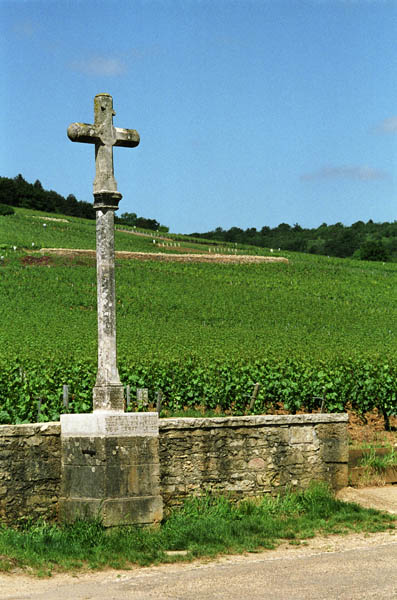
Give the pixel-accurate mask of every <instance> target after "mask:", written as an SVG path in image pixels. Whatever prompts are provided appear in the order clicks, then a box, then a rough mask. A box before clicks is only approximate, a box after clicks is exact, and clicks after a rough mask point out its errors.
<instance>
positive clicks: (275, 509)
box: [0, 484, 396, 576]
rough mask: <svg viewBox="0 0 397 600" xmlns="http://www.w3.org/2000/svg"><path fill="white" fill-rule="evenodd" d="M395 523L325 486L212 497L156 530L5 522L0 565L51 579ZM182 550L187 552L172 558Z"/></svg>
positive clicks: (188, 507)
mask: <svg viewBox="0 0 397 600" xmlns="http://www.w3.org/2000/svg"><path fill="white" fill-rule="evenodd" d="M395 520H396V517H394V516H393V515H389V514H386V513H381V512H378V511H375V510H368V509H363V508H361V507H359V506H358V505H356V504H352V503H345V502H342V501H340V500H336V499H335V498H334V496H333V495H332V494H331V493H330V492H329V490H328V488H327V487H326V486H324V485H322V484H315V485H313V486H312V487H311V488H310V489H309V490H307V491H306V492H302V493H289V494H286V495H284V496H280V497H277V498H270V497H264V498H263V499H261V500H257V501H256V502H254V501H248V500H243V501H241V502H240V503H238V504H233V503H231V502H230V501H228V500H227V499H226V498H223V497H221V498H214V497H211V496H206V497H203V498H200V499H198V498H192V499H190V500H188V501H187V502H186V503H185V504H184V506H183V507H182V508H178V509H174V510H172V511H171V513H170V514H169V516H168V517H167V518H166V519H165V520H164V522H163V523H162V524H161V525H160V526H157V527H148V528H137V527H123V528H114V529H110V530H106V529H105V528H104V527H103V526H102V525H101V523H100V522H99V521H94V522H83V521H79V522H76V523H74V524H72V525H63V526H59V525H51V524H47V523H44V522H43V523H37V524H30V525H24V526H21V527H19V528H7V527H4V526H3V527H0V570H2V571H11V570H13V569H15V568H22V569H25V570H29V571H30V572H33V573H35V574H36V575H42V576H43V575H44V576H48V575H50V574H51V573H53V572H56V571H76V570H81V569H85V570H86V569H101V568H105V567H113V568H129V567H130V566H131V565H133V564H139V565H150V564H158V563H165V562H175V561H176V560H178V561H180V560H185V561H189V560H192V559H193V558H198V557H214V556H216V555H218V554H221V553H241V552H254V551H259V550H263V549H272V548H275V547H276V546H277V545H278V544H280V543H281V542H282V541H285V540H288V541H289V542H290V543H291V544H294V545H296V544H299V543H301V541H302V540H304V539H307V538H311V537H314V536H315V535H317V534H322V535H330V534H336V533H337V534H345V533H350V532H366V533H369V532H376V531H385V530H391V529H393V528H394V527H395ZM177 550H185V551H187V554H186V555H172V556H170V555H167V551H177Z"/></svg>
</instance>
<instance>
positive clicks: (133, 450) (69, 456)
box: [0, 413, 348, 524]
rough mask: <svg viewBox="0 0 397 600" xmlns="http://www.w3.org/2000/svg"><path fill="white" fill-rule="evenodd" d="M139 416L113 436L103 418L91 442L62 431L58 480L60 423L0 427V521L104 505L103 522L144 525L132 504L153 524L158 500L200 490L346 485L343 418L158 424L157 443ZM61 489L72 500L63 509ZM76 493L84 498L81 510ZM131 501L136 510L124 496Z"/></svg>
mask: <svg viewBox="0 0 397 600" xmlns="http://www.w3.org/2000/svg"><path fill="white" fill-rule="evenodd" d="M141 414H142V416H146V417H147V418H149V419H150V418H151V417H150V413H131V417H132V420H131V421H130V423H129V424H127V425H126V428H127V431H126V429H124V430H123V432H122V434H121V435H120V436H117V435H114V434H113V433H114V425H115V423H114V421H113V420H111V421H110V422H106V421H105V422H104V421H102V424H98V425H97V429H98V431H100V432H101V434H103V433H104V432H106V433H107V435H106V436H105V435H103V436H102V437H101V436H94V437H93V436H92V435H91V434H92V429H90V427H91V425H89V426H88V429H87V425H86V424H85V425H84V419H83V420H82V422H81V423H82V429H81V430H80V431H79V432H78V431H77V432H76V431H74V432H73V433H76V436H75V437H73V436H69V435H63V436H62V440H63V441H62V443H63V453H62V454H63V459H62V460H63V467H64V482H65V483H62V484H61V435H60V433H61V432H60V429H61V428H60V424H59V423H46V424H37V425H13V426H11V425H0V521H2V522H5V523H10V524H11V523H15V522H16V521H17V520H18V519H21V518H27V517H29V518H33V519H35V518H37V517H39V516H44V517H45V518H47V519H50V520H52V519H54V518H55V515H56V512H57V510H61V511H62V510H66V511H67V510H70V511H72V514H75V511H80V513H81V514H92V511H94V512H95V510H97V508H98V506H99V504H100V503H101V502H104V501H105V502H106V503H107V504H106V510H105V514H103V516H104V518H105V519H109V514H110V513H109V511H113V514H115V513H117V511H119V512H118V514H119V518H121V516H123V517H125V516H126V515H127V516H128V515H129V514H130V515H131V514H132V516H133V518H134V519H135V520H137V521H138V522H139V520H140V522H143V520H144V519H143V520H142V517H143V513H142V511H141V508H140V506H141V507H142V506H143V508H144V509H145V510H146V511H147V512H148V513H149V514H151V515H152V518H153V520H157V519H159V518H161V508H160V504H159V496H161V497H162V499H163V502H164V505H165V507H168V508H169V507H172V506H175V505H178V504H181V503H182V502H183V500H184V499H185V498H186V497H188V496H190V495H200V494H204V493H206V491H210V492H212V493H215V494H227V495H228V496H230V497H234V498H236V499H238V498H244V497H250V496H261V495H263V494H278V493H281V492H283V491H285V490H286V489H287V488H289V489H291V488H292V489H305V488H306V487H307V486H308V485H309V483H310V482H311V481H313V480H320V481H326V482H328V483H329V484H330V485H331V487H333V488H334V489H339V488H342V487H345V486H346V485H347V469H348V437H347V420H348V416H347V415H346V414H315V415H285V416H284V415H282V416H281V415H280V416H271V415H264V416H246V417H224V418H222V417H218V418H210V419H206V418H202V419H160V420H159V422H158V427H159V437H157V436H156V435H155V434H154V433H155V431H154V429H152V427H155V426H157V425H155V423H154V422H151V421H148V420H146V421H141V422H140V419H141V417H140V416H138V417H137V420H134V417H136V416H137V415H141ZM80 416H81V417H89V416H91V415H80ZM128 416H130V413H128ZM140 426H141V427H142V428H143V431H144V433H145V435H143V436H139V435H136V434H137V428H139V427H140ZM66 431H67V430H66ZM129 432H132V434H133V435H131V436H129V435H126V433H127V434H128V433H129ZM148 434H149V435H148ZM158 444H159V448H158ZM156 456H157V457H159V460H158V459H156ZM74 465H79V466H80V467H81V469H82V470H81V471H79V470H75V471H73V469H72V467H73V466H74ZM93 469H94V471H93ZM79 473H80V474H79ZM95 473H96V475H95ZM149 480H150V482H151V483H150V484H149V483H148V482H149ZM62 485H66V486H67V488H68V489H69V490H71V491H72V493H73V494H75V496H74V500H73V502H70V504H69V507H68V506H67V505H65V503H63V501H62V494H63V493H64V492H63V491H62V489H61V486H62ZM93 485H95V491H93V490H92V486H93ZM116 491H117V494H118V496H117V495H116ZM120 492H121V493H120ZM84 494H85V496H83V495H84ZM121 494H124V496H121ZM82 497H84V498H87V497H88V498H90V501H89V502H88V503H86V504H85V505H84V506H83V504H82V503H81V502H80V498H82ZM138 497H140V498H141V499H142V503H141V504H139V502H134V501H131V500H130V501H129V500H128V498H130V499H131V498H138ZM122 498H124V499H125V500H121V499H122ZM84 511H88V512H87V513H84ZM90 511H91V513H90ZM106 522H109V521H106Z"/></svg>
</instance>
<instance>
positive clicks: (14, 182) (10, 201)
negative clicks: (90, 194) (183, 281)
mask: <svg viewBox="0 0 397 600" xmlns="http://www.w3.org/2000/svg"><path fill="white" fill-rule="evenodd" d="M1 205H4V206H11V207H12V206H17V207H20V208H30V209H34V210H42V211H44V212H49V213H57V214H61V215H66V216H70V217H81V218H84V219H95V209H94V206H93V204H92V203H91V202H85V201H84V200H77V198H76V196H74V195H73V194H69V195H68V196H67V197H66V198H65V197H64V196H62V195H61V194H58V192H54V191H53V190H45V189H44V188H43V186H42V184H41V182H40V181H39V180H38V179H36V181H35V182H34V183H29V182H28V181H26V180H25V179H24V178H23V176H22V175H21V174H19V175H17V176H16V177H14V178H13V179H11V178H9V177H0V214H7V213H6V211H5V210H4V209H3V210H1ZM9 212H11V213H12V211H9ZM115 222H116V223H118V224H120V225H129V226H135V227H141V228H143V229H151V230H153V231H156V230H160V231H163V232H164V231H168V227H165V226H164V225H160V223H159V222H158V221H156V219H147V218H145V217H138V216H137V215H136V214H135V213H123V214H122V215H121V216H116V217H115Z"/></svg>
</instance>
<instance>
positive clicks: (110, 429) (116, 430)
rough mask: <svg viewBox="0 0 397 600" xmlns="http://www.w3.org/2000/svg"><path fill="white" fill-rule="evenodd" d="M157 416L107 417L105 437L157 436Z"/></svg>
mask: <svg viewBox="0 0 397 600" xmlns="http://www.w3.org/2000/svg"><path fill="white" fill-rule="evenodd" d="M156 417H157V415H156V416H153V415H145V414H137V415H126V414H124V415H108V416H106V418H105V435H117V436H121V437H122V436H124V435H142V436H146V435H158V421H157V418H156Z"/></svg>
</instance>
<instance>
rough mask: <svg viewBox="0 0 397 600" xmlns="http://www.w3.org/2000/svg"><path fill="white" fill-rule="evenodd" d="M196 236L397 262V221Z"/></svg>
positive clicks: (219, 230)
mask: <svg viewBox="0 0 397 600" xmlns="http://www.w3.org/2000/svg"><path fill="white" fill-rule="evenodd" d="M191 235H192V236H194V237H201V238H205V239H210V240H218V241H220V242H221V241H223V242H235V243H237V244H252V245H254V246H259V247H262V248H275V249H281V250H291V251H295V252H306V253H310V254H322V255H325V256H336V257H339V258H347V257H352V258H359V259H362V260H379V261H383V262H386V261H390V260H392V261H393V262H394V261H397V221H394V222H393V223H387V222H386V223H374V222H373V221H372V220H369V221H367V223H364V221H357V222H356V223H353V224H352V225H351V226H345V225H343V224H342V223H335V224H334V225H327V223H323V224H322V225H320V227H317V228H315V229H306V228H303V227H301V226H300V225H298V224H295V225H293V226H291V225H288V223H280V225H278V226H277V227H274V228H271V227H268V226H266V225H265V226H264V227H262V229H260V230H257V229H256V228H255V227H251V228H249V229H246V230H243V229H240V228H239V227H231V228H230V229H227V230H226V229H222V227H217V228H216V229H215V230H214V231H208V232H206V233H192V234H191Z"/></svg>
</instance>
